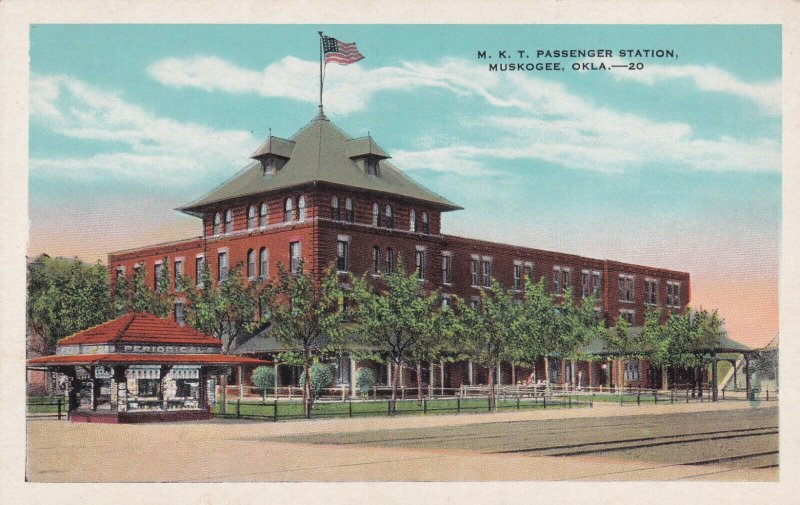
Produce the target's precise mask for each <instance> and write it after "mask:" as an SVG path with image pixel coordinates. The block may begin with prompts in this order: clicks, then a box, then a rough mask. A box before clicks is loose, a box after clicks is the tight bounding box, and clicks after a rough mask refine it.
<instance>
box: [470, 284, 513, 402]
mask: <svg viewBox="0 0 800 505" xmlns="http://www.w3.org/2000/svg"><path fill="white" fill-rule="evenodd" d="M457 309H458V314H459V320H460V324H459V328H458V330H459V333H460V335H461V339H462V341H463V342H464V344H465V346H466V349H467V350H468V352H469V353H470V354H471V357H472V360H473V361H475V362H476V363H479V364H481V365H483V366H484V367H486V369H487V371H488V389H489V405H490V407H491V409H492V411H494V412H496V411H497V401H496V396H495V380H494V370H495V368H497V366H498V365H500V363H502V362H503V361H505V360H507V359H510V358H512V357H513V356H514V355H515V353H514V350H513V348H514V347H513V346H514V342H515V338H514V333H515V328H516V327H517V326H518V324H517V320H518V318H519V317H520V315H521V310H520V307H519V306H518V305H516V304H515V303H514V298H513V296H512V294H511V293H510V292H508V291H507V290H505V289H503V288H502V286H500V284H499V283H498V282H497V281H496V280H494V279H493V280H492V286H491V287H490V288H488V289H484V290H482V291H481V303H480V306H479V307H476V308H472V307H471V306H469V305H467V304H466V303H465V302H464V301H463V300H461V299H458V300H457Z"/></svg>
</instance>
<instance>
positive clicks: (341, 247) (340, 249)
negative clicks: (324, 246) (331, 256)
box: [336, 240, 350, 272]
mask: <svg viewBox="0 0 800 505" xmlns="http://www.w3.org/2000/svg"><path fill="white" fill-rule="evenodd" d="M349 246H350V244H349V243H348V242H347V241H346V240H339V242H338V244H337V246H336V270H338V271H340V272H347V266H348V261H347V260H348V257H347V256H348V249H349Z"/></svg>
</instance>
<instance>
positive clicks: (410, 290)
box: [352, 258, 439, 412]
mask: <svg viewBox="0 0 800 505" xmlns="http://www.w3.org/2000/svg"><path fill="white" fill-rule="evenodd" d="M369 277H370V276H368V275H367V274H365V275H364V276H363V277H359V278H356V279H355V281H354V283H353V291H352V295H353V300H354V301H355V309H354V315H355V320H356V322H357V328H358V330H357V334H358V342H357V344H358V345H359V346H360V347H364V348H367V349H379V350H381V351H383V352H385V355H386V357H387V365H388V366H389V367H391V368H393V373H392V384H391V387H392V396H391V401H390V407H389V408H390V410H391V412H395V409H396V406H397V386H398V382H399V376H400V373H401V370H402V367H403V365H404V364H406V362H407V361H408V360H409V359H412V356H413V353H414V352H415V349H417V346H418V345H421V343H423V342H429V340H428V337H429V336H430V335H431V333H432V332H433V331H434V329H435V325H436V317H437V316H436V313H437V310H438V307H437V306H438V304H439V294H438V292H436V291H434V292H430V293H425V292H424V291H423V289H422V286H421V283H420V282H419V280H418V279H417V275H416V273H412V274H410V275H406V271H405V269H404V268H403V261H402V258H401V259H400V260H399V261H398V268H397V270H396V271H395V272H393V273H388V274H386V275H384V276H383V279H382V280H383V289H382V290H379V289H377V288H376V286H375V285H374V283H373V282H372V281H371V279H370V278H369Z"/></svg>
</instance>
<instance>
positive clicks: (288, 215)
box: [283, 198, 294, 223]
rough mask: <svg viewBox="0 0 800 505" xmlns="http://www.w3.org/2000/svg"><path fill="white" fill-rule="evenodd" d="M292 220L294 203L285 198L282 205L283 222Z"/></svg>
mask: <svg viewBox="0 0 800 505" xmlns="http://www.w3.org/2000/svg"><path fill="white" fill-rule="evenodd" d="M292 219H294V202H293V201H292V199H291V198H287V199H286V203H284V205H283V222H284V223H288V222H291V220H292Z"/></svg>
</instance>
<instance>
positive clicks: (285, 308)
mask: <svg viewBox="0 0 800 505" xmlns="http://www.w3.org/2000/svg"><path fill="white" fill-rule="evenodd" d="M278 271H279V273H278V282H277V284H276V285H274V286H270V287H269V288H268V289H267V290H266V291H265V293H264V295H263V296H264V299H265V300H267V301H268V303H269V304H270V323H271V324H272V331H271V334H272V335H274V336H275V338H276V339H277V340H278V342H280V343H281V344H282V345H284V346H286V347H288V348H291V349H295V350H296V351H297V354H299V355H300V363H299V364H300V365H302V367H303V373H304V374H305V375H306V376H308V375H309V373H310V369H311V366H312V365H313V363H314V362H315V360H319V359H320V358H321V357H323V356H324V355H325V354H327V353H331V352H336V351H337V350H340V349H341V348H342V347H343V346H344V339H345V328H344V326H343V325H342V323H343V322H344V308H343V306H342V303H341V299H342V288H341V285H340V282H339V276H338V274H337V273H336V272H335V270H334V269H333V266H331V267H329V268H328V269H327V270H326V272H325V274H324V275H323V277H322V279H321V280H320V281H319V282H315V281H314V279H313V278H312V277H311V276H310V275H308V274H307V273H306V272H305V269H304V268H303V264H302V263H301V264H300V265H299V267H298V271H297V273H294V274H293V273H291V272H289V271H287V270H286V268H285V267H284V266H283V265H278ZM312 377H313V376H312ZM310 382H311V381H308V383H306V384H304V385H303V413H304V414H305V416H306V417H309V416H310V415H311V409H312V407H313V400H314V398H313V395H312V394H311V387H310Z"/></svg>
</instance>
